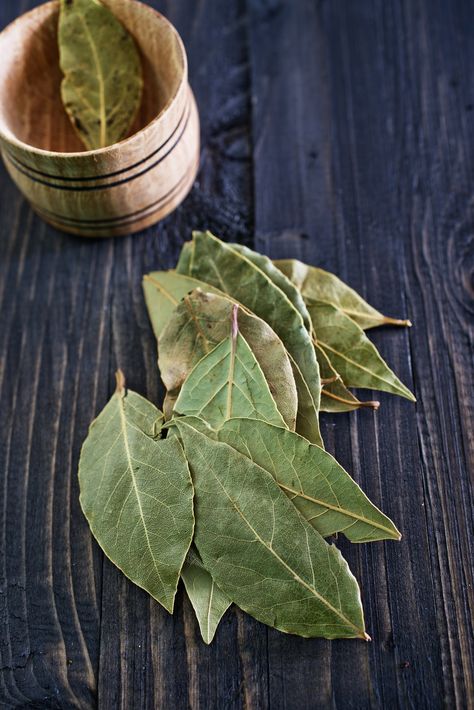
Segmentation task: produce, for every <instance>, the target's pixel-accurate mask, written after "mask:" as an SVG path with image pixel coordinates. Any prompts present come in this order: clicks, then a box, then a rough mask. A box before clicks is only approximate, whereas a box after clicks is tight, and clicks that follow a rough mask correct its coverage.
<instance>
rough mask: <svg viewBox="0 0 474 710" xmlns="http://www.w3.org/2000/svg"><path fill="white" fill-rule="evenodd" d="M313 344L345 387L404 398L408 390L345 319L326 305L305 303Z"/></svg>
mask: <svg viewBox="0 0 474 710" xmlns="http://www.w3.org/2000/svg"><path fill="white" fill-rule="evenodd" d="M308 310H309V313H310V315H311V319H312V321H313V325H314V329H315V332H316V337H317V344H318V345H319V346H320V347H321V348H322V349H323V350H324V352H325V353H326V355H327V356H328V358H329V360H330V362H331V364H332V365H333V367H334V369H335V370H336V371H337V372H338V373H339V374H340V375H341V377H342V379H343V381H344V384H345V385H346V386H347V387H365V388H368V389H376V390H382V391H383V392H390V393H391V394H397V395H399V396H400V397H406V399H409V400H410V401H412V402H414V401H415V398H414V396H413V395H412V393H411V392H410V390H409V389H408V388H407V387H405V385H404V384H403V383H402V382H401V381H400V380H399V379H398V377H397V376H396V375H395V373H394V372H392V370H391V369H390V368H389V366H388V365H387V363H386V362H385V361H384V360H383V359H382V357H381V356H380V354H379V353H378V351H377V348H376V347H375V345H373V343H371V342H370V340H369V339H368V338H367V336H366V334H365V333H364V331H363V330H362V328H360V326H358V325H357V323H355V322H354V321H353V320H352V319H351V318H349V316H347V315H345V313H343V312H342V311H341V310H340V309H339V308H336V307H335V306H332V305H330V304H328V303H322V302H312V303H311V302H308Z"/></svg>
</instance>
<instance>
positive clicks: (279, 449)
mask: <svg viewBox="0 0 474 710" xmlns="http://www.w3.org/2000/svg"><path fill="white" fill-rule="evenodd" d="M170 424H171V426H172V428H177V429H178V430H179V431H180V432H181V431H182V427H183V426H188V427H189V426H190V427H192V428H193V429H195V430H196V431H198V432H199V433H201V434H203V435H205V436H206V437H207V438H208V439H209V440H211V441H220V442H222V443H225V444H228V445H229V446H230V447H231V448H232V449H233V450H234V451H236V452H237V453H239V454H241V455H242V456H246V457H247V458H249V459H250V460H251V461H253V462H254V463H255V464H257V466H260V468H262V469H264V470H265V471H267V472H268V473H269V474H270V475H271V476H272V477H273V478H274V479H275V481H276V482H277V484H278V485H279V486H280V488H281V489H282V490H283V492H284V493H286V495H287V496H288V498H289V499H290V500H291V501H292V502H293V503H294V505H295V507H296V508H297V510H298V511H299V512H300V513H301V515H302V516H303V517H304V519H305V520H306V521H307V522H308V523H310V524H311V526H312V527H314V528H315V530H317V531H318V532H319V533H320V534H321V535H322V536H323V537H328V536H329V535H334V534H336V533H343V534H344V535H345V536H346V537H347V539H348V540H350V541H351V542H354V543H362V542H375V541H377V540H399V539H400V537H401V536H400V533H399V531H398V530H397V528H396V527H395V525H394V524H393V522H392V521H391V520H390V519H389V518H388V517H387V516H386V515H384V513H382V512H381V511H380V510H379V509H378V508H377V507H376V506H375V505H374V504H373V503H371V501H370V500H369V499H368V498H367V496H366V495H365V493H364V492H363V491H362V490H361V488H360V487H359V486H358V485H357V483H356V482H355V481H354V480H353V479H352V478H351V477H350V476H349V474H348V473H347V471H345V470H344V468H343V467H342V466H341V465H340V464H339V463H338V462H337V461H336V459H335V458H334V457H333V456H331V454H329V453H328V452H327V451H325V450H324V449H322V448H321V447H319V446H316V445H314V444H310V443H309V442H308V441H307V440H306V439H305V438H304V437H302V436H300V435H299V434H296V433H295V432H292V431H288V430H287V429H283V428H282V427H278V426H274V425H273V424H271V423H269V422H265V421H263V420H257V419H248V418H242V417H236V418H233V419H229V420H228V421H226V422H225V423H224V424H223V425H222V426H221V427H220V428H219V429H218V430H215V429H212V428H211V427H210V426H209V425H208V424H207V423H206V422H204V420H202V419H200V418H198V417H191V416H190V417H183V418H180V419H177V420H176V419H175V420H173V421H172V422H170ZM191 463H192V462H191Z"/></svg>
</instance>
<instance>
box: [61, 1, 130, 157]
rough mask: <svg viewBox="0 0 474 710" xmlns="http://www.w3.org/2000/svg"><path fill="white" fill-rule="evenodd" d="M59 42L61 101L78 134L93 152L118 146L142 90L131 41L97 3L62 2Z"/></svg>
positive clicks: (121, 26)
mask: <svg viewBox="0 0 474 710" xmlns="http://www.w3.org/2000/svg"><path fill="white" fill-rule="evenodd" d="M58 42H59V59H60V66H61V70H62V72H63V74H64V79H63V81H62V83H61V97H62V101H63V104H64V107H65V109H66V111H67V113H68V115H69V117H70V119H71V122H72V124H73V126H74V129H75V130H76V133H77V134H78V136H79V137H80V138H81V140H82V141H83V143H84V145H85V146H86V148H87V149H89V150H94V149H96V148H104V147H105V146H108V145H112V143H116V142H117V141H120V140H121V139H122V138H124V137H125V136H126V134H127V133H128V131H129V130H130V127H131V125H132V123H133V121H134V119H135V116H136V114H137V111H138V109H139V107H140V103H141V97H142V88H143V78H142V67H141V62H140V57H139V54H138V50H137V48H136V45H135V42H134V40H133V39H132V37H131V35H130V34H129V33H128V32H127V30H126V29H125V27H124V26H123V25H122V24H121V23H120V22H119V20H118V19H117V18H116V17H115V15H114V14H113V13H112V12H111V11H110V10H109V9H108V8H107V7H105V5H103V4H102V3H101V2H99V1H98V0H61V2H60V13H59V26H58Z"/></svg>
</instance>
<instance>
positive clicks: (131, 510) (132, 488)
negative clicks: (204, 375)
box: [79, 372, 194, 612]
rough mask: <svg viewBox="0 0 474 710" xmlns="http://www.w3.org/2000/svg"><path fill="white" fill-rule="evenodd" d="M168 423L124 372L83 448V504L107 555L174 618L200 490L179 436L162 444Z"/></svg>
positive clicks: (93, 424)
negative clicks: (134, 389)
mask: <svg viewBox="0 0 474 710" xmlns="http://www.w3.org/2000/svg"><path fill="white" fill-rule="evenodd" d="M161 418H162V415H161V413H160V412H159V411H158V410H157V409H156V407H154V406H153V405H152V404H151V403H150V402H148V401H147V400H146V399H144V398H143V397H140V395H138V394H136V393H135V392H131V391H130V390H126V389H125V383H124V379H123V375H122V373H121V372H119V373H117V389H116V391H115V394H114V395H113V396H112V398H111V399H110V401H109V402H108V404H107V405H106V406H105V408H104V409H103V410H102V412H101V413H100V414H99V416H98V417H97V419H96V420H95V421H94V422H93V423H92V425H91V427H90V430H89V434H88V436H87V438H86V440H85V442H84V444H83V447H82V451H81V457H80V461H79V482H80V488H81V494H80V502H81V506H82V509H83V511H84V514H85V516H86V518H87V520H88V522H89V525H90V528H91V531H92V533H93V535H94V537H95V538H96V540H97V541H98V543H99V545H100V546H101V548H102V549H103V551H104V552H105V554H106V555H107V557H109V559H110V560H112V562H113V563H114V564H115V565H116V566H117V567H119V568H120V569H121V570H122V572H123V573H124V574H125V575H126V576H127V577H129V578H130V579H131V580H132V581H133V582H134V583H135V584H137V585H138V586H139V587H142V588H143V589H146V591H147V592H148V593H149V594H151V596H152V597H154V598H155V599H156V600H157V601H158V602H160V604H162V605H163V606H164V607H165V609H167V610H168V611H169V612H172V611H173V605H174V598H175V594H176V588H177V585H178V580H179V576H180V573H181V568H182V566H183V563H184V560H185V558H186V555H187V553H188V550H189V547H190V544H191V541H192V537H193V530H194V513H193V485H192V481H191V476H190V472H189V468H188V464H187V462H186V459H185V456H184V452H183V449H182V447H181V444H180V442H179V440H178V438H177V437H169V438H167V439H164V440H159V439H157V438H156V436H157V432H159V427H160V423H161Z"/></svg>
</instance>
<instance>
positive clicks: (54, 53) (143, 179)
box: [0, 0, 199, 237]
mask: <svg viewBox="0 0 474 710" xmlns="http://www.w3.org/2000/svg"><path fill="white" fill-rule="evenodd" d="M102 1H103V2H104V4H105V5H108V6H110V7H111V9H112V8H113V12H114V13H115V15H116V16H117V17H118V19H119V20H120V21H121V22H122V23H123V25H124V26H125V27H126V28H127V29H128V31H129V32H130V33H131V34H132V36H133V37H134V39H135V41H136V43H137V45H138V48H139V50H140V54H141V58H142V65H143V72H144V91H143V100H142V105H141V108H140V111H139V114H138V116H137V119H136V121H135V123H134V125H133V127H132V129H131V131H130V134H129V136H128V137H127V138H125V139H124V140H122V141H120V142H119V143H115V144H113V145H111V146H108V147H106V148H101V149H99V150H92V151H88V150H85V149H84V147H83V146H82V144H81V142H80V140H79V138H78V137H77V135H76V133H75V132H74V129H73V128H72V126H71V124H70V121H69V118H68V116H67V114H66V112H65V110H64V108H63V106H62V103H61V95H60V83H61V78H62V75H61V71H60V68H59V56H58V48H57V23H58V12H59V4H58V3H57V2H48V3H46V4H44V5H40V6H39V7H37V8H35V9H34V10H32V11H31V12H28V13H26V14H25V15H22V16H21V17H20V18H19V19H17V20H16V21H15V22H13V23H12V24H11V25H9V26H8V27H7V28H6V29H5V30H4V31H3V32H2V33H1V34H0V56H1V57H2V60H1V62H0V147H1V152H2V156H3V159H4V162H5V165H6V167H7V169H8V172H9V173H10V175H11V177H12V178H13V180H14V181H15V183H16V184H17V185H18V187H19V188H20V190H21V191H22V192H23V194H24V195H25V197H26V198H27V199H28V200H29V202H30V203H31V205H32V207H33V209H34V210H35V211H36V212H37V213H38V214H39V215H40V216H41V217H43V219H45V220H46V221H47V222H49V223H50V224H52V225H53V226H55V227H57V228H58V229H61V230H63V231H66V232H72V233H73V234H79V235H81V236H87V237H91V236H93V237H97V236H104V237H105V236H113V235H119V234H129V233H131V232H136V231H138V230H140V229H143V228H144V227H147V226H149V225H150V224H153V223H155V222H157V221H158V220H160V219H162V218H163V217H165V215H167V214H169V213H170V212H171V211H172V210H173V209H175V207H177V205H179V203H180V202H181V201H182V200H183V199H184V197H185V196H186V195H187V193H188V191H189V190H190V188H191V186H192V184H193V181H194V178H195V176H196V172H197V168H198V161H199V117H198V112H197V108H196V103H195V101H194V97H193V94H192V92H191V89H190V87H189V84H188V73H187V60H186V53H185V50H184V47H183V43H182V41H181V39H180V37H179V35H178V33H177V32H176V30H175V29H174V27H173V26H172V25H171V24H170V23H169V22H168V20H166V19H165V18H164V17H163V16H162V15H160V14H159V13H158V12H156V11H155V10H153V9H152V8H150V7H148V6H147V5H144V4H142V3H140V2H137V1H136V0H102Z"/></svg>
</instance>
